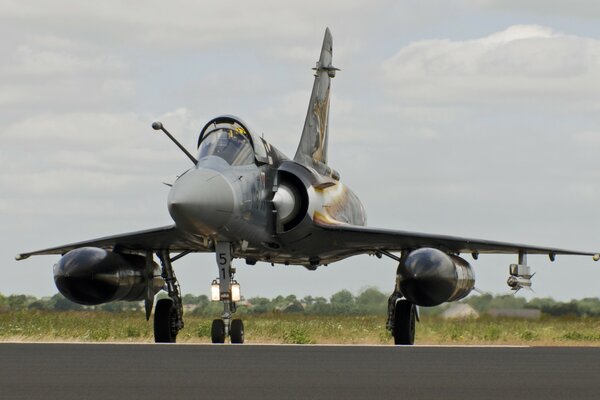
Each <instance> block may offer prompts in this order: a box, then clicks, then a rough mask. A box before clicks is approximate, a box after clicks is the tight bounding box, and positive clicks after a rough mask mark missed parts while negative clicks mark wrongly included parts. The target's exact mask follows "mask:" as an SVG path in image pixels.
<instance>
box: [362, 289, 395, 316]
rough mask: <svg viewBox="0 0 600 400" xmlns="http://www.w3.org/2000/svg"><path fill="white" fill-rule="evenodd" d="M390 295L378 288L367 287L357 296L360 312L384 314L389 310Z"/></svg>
mask: <svg viewBox="0 0 600 400" xmlns="http://www.w3.org/2000/svg"><path fill="white" fill-rule="evenodd" d="M387 302H388V296H386V295H385V294H383V293H381V292H380V291H379V290H377V289H376V288H367V289H365V290H363V291H362V292H361V293H360V294H359V295H358V296H357V297H356V306H357V309H358V312H359V313H360V314H383V313H385V312H386V311H387Z"/></svg>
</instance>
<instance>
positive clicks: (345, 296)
mask: <svg viewBox="0 0 600 400" xmlns="http://www.w3.org/2000/svg"><path fill="white" fill-rule="evenodd" d="M330 301H331V304H332V305H335V304H348V305H349V304H353V303H354V296H353V295H352V293H350V291H348V290H346V289H344V290H340V291H339V292H337V293H334V294H333V295H332V296H331V300H330Z"/></svg>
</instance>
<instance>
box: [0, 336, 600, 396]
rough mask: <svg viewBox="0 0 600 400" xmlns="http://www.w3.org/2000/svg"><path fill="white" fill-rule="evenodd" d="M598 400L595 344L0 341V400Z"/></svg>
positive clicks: (599, 367) (599, 358) (599, 355)
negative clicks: (516, 399)
mask: <svg viewBox="0 0 600 400" xmlns="http://www.w3.org/2000/svg"><path fill="white" fill-rule="evenodd" d="M434 398H435V399H461V400H465V399H507V398H522V399H544V400H548V399H599V398H600V348H581V347H575V348H564V347H562V348H561V347H537V348H536V347H533V348H517V347H418V346H415V347H394V346H277V345H275V346H269V345H154V344H151V345H145V344H42V343H22V344H13V343H1V344H0V399H3V400H8V399H65V400H68V399H78V400H82V399H144V400H149V399H169V400H170V399H434Z"/></svg>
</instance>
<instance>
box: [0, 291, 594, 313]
mask: <svg viewBox="0 0 600 400" xmlns="http://www.w3.org/2000/svg"><path fill="white" fill-rule="evenodd" d="M388 296H389V295H388V294H385V293H382V292H380V291H379V290H378V289H376V288H367V289H364V290H362V291H361V292H360V293H358V294H357V295H354V294H353V293H352V292H350V291H348V290H340V291H339V292H337V293H334V294H333V295H331V296H330V297H329V298H325V297H313V296H305V297H302V298H298V297H296V296H295V295H288V296H276V297H274V298H267V297H251V298H247V299H244V300H243V301H241V302H239V303H238V312H239V313H240V314H268V313H302V314H307V315H311V314H312V315H386V312H387V301H388ZM182 300H183V304H184V307H185V310H186V312H188V313H192V314H195V315H203V316H214V315H219V314H220V312H221V311H222V305H221V303H219V302H211V301H210V300H209V298H208V297H207V296H206V295H199V296H196V295H193V294H186V295H184V296H183V298H182ZM460 303H465V304H469V305H471V306H472V307H473V308H474V309H475V310H476V311H478V312H479V313H480V314H485V313H487V312H489V311H490V310H494V309H496V310H506V309H537V310H540V311H541V312H542V314H545V315H551V316H567V315H571V316H579V317H600V298H584V299H580V300H571V301H568V302H561V301H556V300H554V299H552V298H534V299H531V300H527V299H525V298H523V297H519V296H514V295H511V294H507V295H496V296H493V295H491V294H482V295H471V296H469V297H467V298H466V299H464V300H462V301H461V302H460ZM451 305H452V304H443V305H441V306H438V307H421V308H420V311H421V314H423V315H437V314H439V313H441V312H443V311H444V310H445V309H447V308H448V307H450V306H451ZM143 307H144V306H143V303H142V302H121V301H120V302H112V303H107V304H102V305H98V306H82V305H79V304H75V303H73V302H71V301H69V300H67V299H66V298H65V297H63V296H62V295H61V294H56V295H54V296H52V297H43V298H37V297H35V296H28V295H10V296H3V295H1V294H0V312H7V311H23V310H49V311H78V310H88V311H89V310H99V311H107V312H121V311H141V310H143Z"/></svg>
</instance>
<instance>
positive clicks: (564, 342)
mask: <svg viewBox="0 0 600 400" xmlns="http://www.w3.org/2000/svg"><path fill="white" fill-rule="evenodd" d="M211 322H212V319H209V318H206V317H198V316H193V315H187V316H186V318H185V323H186V327H185V329H184V330H182V331H181V332H180V333H179V336H178V337H177V341H178V342H189V343H194V342H197V343H208V342H210V327H211ZM244 325H245V330H246V342H247V343H295V344H313V343H344V344H390V343H392V340H391V337H390V336H389V334H388V333H387V331H386V330H385V318H384V317H382V316H315V315H310V316H307V315H302V314H297V315H290V314H270V315H259V316H251V315H246V316H244ZM152 329H153V326H152V321H150V322H146V321H145V319H144V316H143V314H142V313H134V312H122V313H109V312H99V311H93V312H85V311H83V312H80V311H74V312H73V311H72V312H57V311H14V312H5V313H0V340H2V341H21V340H24V341H71V340H72V341H86V342H103V341H119V342H152V341H153V331H152ZM416 344H515V345H519V344H525V345H534V346H573V345H575V346H600V318H565V317H563V318H552V317H544V318H542V319H540V320H537V321H528V320H519V319H492V318H487V317H485V318H480V319H467V320H458V321H457V320H454V321H450V320H442V319H439V318H435V317H423V319H422V322H421V323H419V324H418V325H417V339H416Z"/></svg>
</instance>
